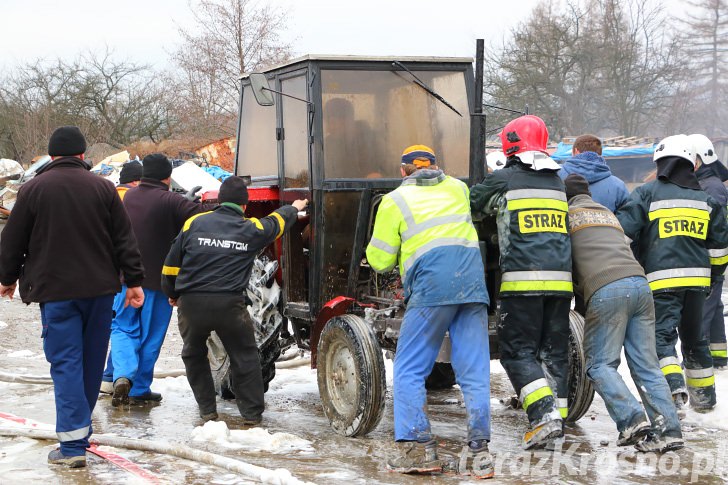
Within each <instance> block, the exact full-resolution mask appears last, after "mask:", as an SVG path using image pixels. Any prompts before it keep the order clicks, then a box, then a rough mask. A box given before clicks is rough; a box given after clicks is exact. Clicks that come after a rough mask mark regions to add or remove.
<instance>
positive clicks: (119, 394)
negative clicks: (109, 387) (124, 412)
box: [111, 377, 131, 407]
mask: <svg viewBox="0 0 728 485" xmlns="http://www.w3.org/2000/svg"><path fill="white" fill-rule="evenodd" d="M129 390H131V381H130V380H129V379H127V378H126V377H119V378H118V379H116V380H115V381H114V394H113V395H112V396H111V405H112V406H114V407H117V406H121V405H122V404H129Z"/></svg>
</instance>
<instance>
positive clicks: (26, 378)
mask: <svg viewBox="0 0 728 485" xmlns="http://www.w3.org/2000/svg"><path fill="white" fill-rule="evenodd" d="M310 362H311V360H310V359H308V358H305V357H298V358H295V357H294V358H288V359H287V360H284V361H278V362H276V368H277V369H292V368H294V367H299V366H302V365H306V364H309V363H310ZM184 375H186V372H185V370H184V369H172V370H167V371H157V372H155V373H154V377H155V378H156V379H164V378H166V377H180V376H184ZM0 382H12V383H15V384H39V385H48V386H52V385H53V380H51V377H50V376H40V375H28V374H26V375H24V374H11V373H10V372H3V371H0Z"/></svg>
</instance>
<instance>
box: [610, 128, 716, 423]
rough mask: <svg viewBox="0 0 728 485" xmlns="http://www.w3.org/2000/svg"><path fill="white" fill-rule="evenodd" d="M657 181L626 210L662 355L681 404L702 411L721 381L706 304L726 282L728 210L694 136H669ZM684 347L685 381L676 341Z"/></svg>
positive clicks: (661, 148)
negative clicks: (715, 286) (703, 184)
mask: <svg viewBox="0 0 728 485" xmlns="http://www.w3.org/2000/svg"><path fill="white" fill-rule="evenodd" d="M654 160H655V163H656V164H657V178H656V180H654V181H652V182H650V183H647V184H645V185H642V186H641V187H638V188H637V189H635V190H634V192H632V195H631V196H630V198H629V200H628V201H627V203H626V204H625V205H623V206H622V208H621V209H620V210H619V211H618V213H617V217H618V219H619V222H620V224H621V225H622V228H623V229H624V233H625V235H626V236H627V237H629V238H630V239H631V240H632V241H633V246H634V248H633V249H635V251H636V254H637V256H638V259H639V262H640V264H642V267H643V268H645V273H646V276H647V281H648V282H649V284H650V288H651V289H652V292H653V293H654V300H655V320H656V322H655V332H656V341H657V356H658V358H659V359H660V367H661V368H662V373H663V374H664V375H665V378H666V379H667V383H668V384H669V385H670V390H671V391H672V396H673V400H674V401H675V405H676V406H677V407H678V408H682V407H683V406H684V404H685V403H686V402H687V399H688V395H689V397H690V405H691V406H692V407H693V408H694V409H696V410H703V411H704V410H710V409H712V408H713V407H714V406H715V403H716V397H715V377H714V375H713V361H712V359H711V357H710V349H709V345H708V339H707V336H706V335H705V332H704V331H703V325H702V321H703V305H704V303H705V295H706V293H707V292H708V291H709V289H710V286H711V280H712V281H716V280H717V279H718V278H720V277H721V275H722V274H723V271H724V270H725V267H726V258H725V255H726V254H728V251H727V250H726V246H727V245H728V223H727V222H726V213H725V208H724V207H723V206H721V205H720V204H718V203H717V202H716V201H715V199H713V198H712V197H710V196H709V195H708V194H707V193H705V192H703V191H702V190H701V188H700V184H699V183H698V179H697V177H696V176H695V172H694V169H695V166H696V163H695V153H694V151H693V143H692V141H691V140H690V138H688V136H687V135H675V136H669V137H667V138H665V139H664V140H662V141H661V142H660V144H659V145H658V147H657V149H656V150H655V154H654ZM678 334H679V336H680V341H681V343H682V355H683V366H684V368H685V377H686V378H687V389H686V388H685V384H686V382H685V377H683V372H682V368H681V367H680V362H679V361H678V359H677V353H676V351H675V344H676V343H677V338H678Z"/></svg>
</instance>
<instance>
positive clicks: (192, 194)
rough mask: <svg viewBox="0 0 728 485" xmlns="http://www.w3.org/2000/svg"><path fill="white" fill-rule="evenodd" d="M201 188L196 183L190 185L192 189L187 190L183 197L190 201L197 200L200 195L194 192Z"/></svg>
mask: <svg viewBox="0 0 728 485" xmlns="http://www.w3.org/2000/svg"><path fill="white" fill-rule="evenodd" d="M201 188H202V185H196V186H194V187H192V189H190V190H189V191H187V193H186V194H185V195H184V197H185V199H187V200H189V201H191V202H199V201H200V198H201V196H199V195H195V194H196V193H197V191H198V190H200V189H201Z"/></svg>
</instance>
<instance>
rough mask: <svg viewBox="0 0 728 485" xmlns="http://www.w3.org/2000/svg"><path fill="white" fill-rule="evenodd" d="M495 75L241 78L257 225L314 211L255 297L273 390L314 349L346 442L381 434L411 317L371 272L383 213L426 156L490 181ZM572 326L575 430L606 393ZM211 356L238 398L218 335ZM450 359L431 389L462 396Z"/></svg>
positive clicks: (240, 163) (322, 66) (445, 61)
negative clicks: (285, 368) (420, 154)
mask: <svg viewBox="0 0 728 485" xmlns="http://www.w3.org/2000/svg"><path fill="white" fill-rule="evenodd" d="M481 53H482V44H479V54H481ZM480 58H482V55H479V59H480ZM481 66H482V62H481V61H480V60H479V62H478V68H477V69H474V68H473V60H472V59H470V58H443V57H396V58H394V57H355V56H305V57H301V58H298V59H295V60H292V61H289V62H286V63H285V64H282V65H279V66H275V67H272V68H270V69H268V70H266V71H265V72H263V73H254V74H246V75H243V76H242V78H241V100H240V113H239V126H238V134H237V150H236V165H235V174H236V175H239V176H245V177H249V178H250V184H249V187H248V189H249V194H250V202H249V204H248V207H247V215H248V216H249V217H263V216H265V215H267V214H269V213H270V212H271V211H273V210H274V209H276V208H277V207H279V206H280V205H281V204H287V203H290V202H291V201H293V200H295V199H304V198H305V199H308V200H309V201H310V203H309V208H308V209H307V211H306V212H305V213H299V217H298V221H297V222H296V224H295V225H294V227H292V228H290V230H289V231H288V232H287V234H286V235H284V236H283V237H282V238H281V239H280V240H279V241H278V242H276V243H275V244H273V245H271V246H270V247H268V248H267V249H266V250H265V251H264V252H263V253H262V254H261V255H260V257H259V260H258V261H257V262H256V268H255V269H254V272H253V277H252V278H251V283H250V285H249V287H248V296H249V297H250V298H251V301H252V303H251V305H250V307H249V310H250V313H251V315H252V316H253V318H254V320H255V321H256V325H258V329H257V333H258V335H257V336H258V344H259V350H260V355H261V363H262V366H263V373H264V377H265V381H266V383H267V382H269V381H270V379H272V378H273V377H274V375H275V359H276V358H277V357H278V355H279V354H280V353H281V349H282V348H286V347H287V346H290V345H291V344H293V343H295V344H297V345H298V347H299V348H301V349H308V350H310V355H311V366H312V367H313V368H316V369H317V378H318V387H319V392H320V397H321V404H322V406H323V410H324V413H325V415H326V417H327V418H328V419H329V421H330V423H331V426H332V427H333V429H334V430H335V431H336V432H337V433H340V434H342V435H346V436H361V435H365V434H367V433H368V432H369V431H371V430H372V429H374V428H375V427H376V426H377V424H378V423H379V420H380V418H381V416H382V413H383V410H384V403H385V393H386V383H385V382H386V381H385V366H384V357H383V354H384V352H385V351H386V352H390V353H391V354H390V355H392V354H393V353H394V352H396V348H397V337H398V335H399V328H400V325H401V322H402V316H403V314H404V310H405V304H404V299H403V290H402V282H401V279H400V276H399V274H398V272H397V270H396V269H395V270H393V271H392V272H390V273H387V274H377V273H376V272H374V271H373V270H372V269H371V268H370V266H369V264H368V263H367V260H366V256H365V248H366V245H367V243H368V241H369V239H370V238H371V233H372V227H373V224H374V220H375V217H376V214H377V208H378V205H379V203H380V201H381V200H382V197H383V196H384V195H385V194H386V193H388V192H390V191H392V190H393V189H395V188H396V187H398V186H399V185H400V183H401V177H400V174H399V155H400V153H401V151H402V149H403V148H404V147H406V146H409V145H412V144H425V145H428V146H431V147H432V148H434V150H435V152H436V153H437V157H438V165H439V166H440V167H441V168H442V169H443V170H444V171H445V173H447V174H448V175H450V176H453V177H457V178H459V179H460V180H463V181H464V182H466V183H467V184H468V185H472V184H474V183H477V182H480V181H481V180H482V179H483V177H484V173H485V149H484V147H485V143H484V139H485V129H484V128H485V119H484V117H483V115H482V74H480V75H478V79H477V80H476V78H475V72H476V71H478V72H481V73H482V67H481ZM479 86H480V88H479ZM477 226H478V229H479V234H480V235H481V241H482V242H481V252H482V254H483V256H484V258H485V261H486V263H487V264H486V274H487V277H486V281H487V283H488V290H489V294H490V295H491V300H492V304H491V309H490V311H489V322H488V324H489V325H488V326H489V334H490V348H491V358H498V338H497V335H496V330H495V324H496V321H497V320H498V304H497V302H498V299H497V288H498V286H499V271H498V247H497V236H496V234H497V231H496V230H495V219H494V218H491V219H488V218H486V219H485V220H483V221H480V222H478V223H477ZM570 323H571V339H570V346H571V347H570V350H571V352H570V366H571V369H570V377H569V384H570V389H571V390H570V394H569V415H568V418H567V419H568V420H569V421H576V420H578V419H579V418H581V417H582V416H583V415H584V414H585V413H586V411H587V409H588V408H589V405H590V404H591V401H592V398H593V395H594V391H593V389H592V387H591V385H590V383H589V381H588V379H587V378H586V369H585V367H584V363H585V360H584V353H583V349H582V340H583V332H584V320H583V318H582V317H581V316H580V315H578V314H577V313H576V312H573V311H572V313H571V322H570ZM208 343H209V349H210V361H211V366H212V368H213V371H214V372H213V374H214V377H215V381H216V385H217V388H218V391H219V393H220V394H221V395H222V396H223V397H231V390H230V373H229V368H228V367H229V366H228V364H227V362H228V359H227V356H226V355H225V351H224V349H223V348H222V346H221V345H220V343H219V341H217V340H216V338H215V337H214V336H213V337H212V338H211V339H210V341H209V342H208ZM449 349H450V345H449V341H448V339H447V338H446V339H445V342H444V344H443V346H442V349H441V351H440V354H439V356H438V359H437V363H436V364H435V367H434V368H433V371H432V374H431V375H430V377H429V378H428V380H427V387H428V388H429V389H437V388H446V387H450V386H452V385H454V384H455V376H454V373H453V371H452V367H451V366H450V364H449Z"/></svg>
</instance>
